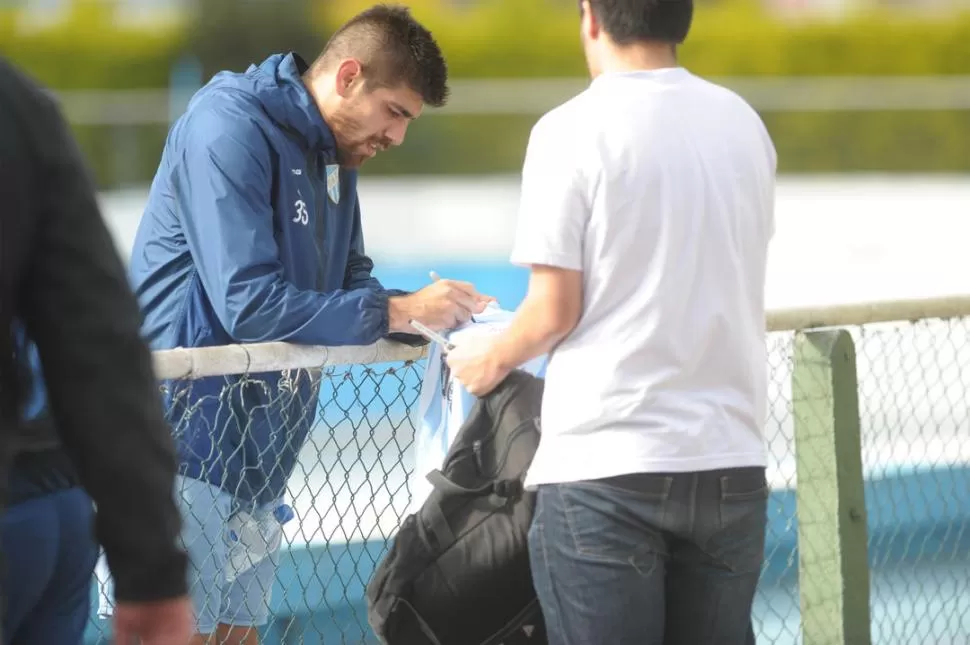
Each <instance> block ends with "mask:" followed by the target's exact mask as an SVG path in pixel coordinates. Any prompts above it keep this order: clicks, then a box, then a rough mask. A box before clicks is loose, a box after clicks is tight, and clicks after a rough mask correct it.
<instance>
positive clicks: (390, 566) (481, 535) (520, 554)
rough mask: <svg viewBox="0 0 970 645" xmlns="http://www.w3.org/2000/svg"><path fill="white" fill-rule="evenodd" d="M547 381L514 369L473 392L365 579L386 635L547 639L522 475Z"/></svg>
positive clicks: (453, 640) (373, 615)
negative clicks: (419, 497) (440, 458)
mask: <svg viewBox="0 0 970 645" xmlns="http://www.w3.org/2000/svg"><path fill="white" fill-rule="evenodd" d="M542 389H543V381H542V379H538V378H536V377H534V376H532V375H530V374H527V373H525V372H523V371H519V370H516V371H514V372H512V373H511V374H510V375H509V376H508V378H506V379H505V380H504V381H503V382H502V384H501V385H499V386H498V387H497V388H496V389H495V390H494V391H492V392H491V393H489V394H488V395H487V396H486V397H484V398H482V399H479V400H478V401H477V402H476V403H475V405H474V406H473V407H472V409H471V411H470V412H469V415H468V418H467V419H466V421H465V423H464V424H463V425H462V427H461V429H460V430H459V431H458V435H457V436H456V437H455V439H454V441H453V443H452V446H451V448H450V449H449V451H448V454H447V456H446V457H445V463H444V465H443V467H442V469H441V470H440V471H434V472H432V473H430V474H429V475H428V479H429V481H430V482H431V483H432V484H433V485H434V490H433V491H432V493H431V494H430V495H429V497H428V499H427V500H426V501H425V503H424V505H423V506H422V507H421V508H420V510H418V512H416V513H413V514H411V515H409V516H408V517H407V518H405V520H404V522H403V524H402V525H401V527H400V529H399V530H398V533H397V536H396V537H395V538H394V544H393V545H392V547H391V549H390V551H389V552H388V553H387V555H386V556H385V557H384V559H383V560H382V561H381V563H380V564H379V565H378V567H377V569H376V571H375V572H374V576H373V578H372V579H371V581H370V583H369V584H368V585H367V617H368V622H369V623H370V625H371V628H372V629H373V630H374V632H375V633H376V634H377V636H378V638H379V639H380V641H381V642H382V643H384V645H545V642H546V638H545V627H544V624H543V622H542V613H541V611H540V610H539V603H538V600H537V599H536V594H535V590H534V588H533V586H532V573H531V571H530V569H529V551H528V542H527V534H528V531H529V526H530V524H531V522H532V514H533V509H534V507H535V494H534V493H532V492H527V491H525V490H523V487H522V481H523V479H524V478H525V473H526V471H527V470H528V468H529V465H530V464H531V463H532V457H533V455H535V451H536V447H537V446H538V445H539V411H540V403H541V399H542Z"/></svg>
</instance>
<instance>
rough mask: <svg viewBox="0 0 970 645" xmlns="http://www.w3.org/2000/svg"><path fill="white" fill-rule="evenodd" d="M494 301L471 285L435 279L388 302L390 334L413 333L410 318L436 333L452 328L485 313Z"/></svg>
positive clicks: (393, 297) (457, 281)
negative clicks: (489, 304)
mask: <svg viewBox="0 0 970 645" xmlns="http://www.w3.org/2000/svg"><path fill="white" fill-rule="evenodd" d="M492 300H494V298H491V297H490V296H485V295H483V294H480V293H478V291H476V290H475V286H474V285H472V284H471V283H470V282H461V281H459V280H437V281H436V282H433V283H432V284H430V285H428V286H427V287H425V288H423V289H421V290H420V291H416V292H414V293H412V294H410V295H407V296H392V297H391V298H389V299H388V316H389V318H390V325H389V326H390V331H392V332H397V333H408V334H413V333H415V330H414V329H413V328H412V327H411V325H410V324H409V321H411V320H412V319H414V320H418V321H419V322H421V323H423V324H424V325H426V326H428V327H430V328H431V329H434V330H435V331H439V330H442V329H452V328H453V327H456V326H458V325H460V324H461V323H464V322H467V321H468V319H469V318H471V316H472V315H474V314H480V313H482V312H483V311H484V310H485V307H486V306H487V305H488V303H489V302H491V301H492Z"/></svg>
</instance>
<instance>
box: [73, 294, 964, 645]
mask: <svg viewBox="0 0 970 645" xmlns="http://www.w3.org/2000/svg"><path fill="white" fill-rule="evenodd" d="M766 327H767V331H768V337H767V338H768V347H769V363H768V365H767V370H768V374H769V399H770V401H769V418H768V426H767V442H768V449H769V454H770V458H769V469H768V471H769V478H770V481H771V484H772V489H773V492H772V497H771V500H770V503H769V520H768V526H767V538H768V539H767V552H766V559H765V565H764V570H763V575H762V580H761V585H760V588H759V593H758V597H757V599H756V603H755V611H754V618H755V624H756V631H757V633H758V642H759V643H761V644H775V645H789V644H800V643H807V644H814V643H826V644H828V643H832V644H837V643H841V644H847V645H867V643H869V642H873V643H880V644H886V645H893V644H896V643H899V644H902V643H913V642H933V643H935V644H938V645H945V644H948V643H952V644H954V645H956V644H957V643H961V644H962V643H966V642H970V594H967V580H968V579H970V429H968V428H970V296H957V297H950V298H934V299H926V300H911V301H896V302H875V303H859V304H851V305H843V306H836V307H828V308H812V309H790V310H783V311H773V312H771V313H770V314H769V316H768V320H767V325H766ZM422 359H423V353H422V351H421V350H416V349H413V348H405V347H401V346H399V345H394V344H391V343H386V342H381V343H379V344H377V345H375V346H370V347H359V348H355V347H343V348H311V347H297V346H292V345H286V344H283V343H267V344H259V345H240V346H233V347H224V348H206V349H202V350H195V349H193V350H185V349H179V350H171V351H167V352H157V353H156V354H155V361H156V369H157V372H158V375H159V378H161V379H172V378H178V379H185V381H183V382H187V383H191V382H192V381H193V380H194V379H198V378H201V377H204V376H212V375H218V376H219V377H220V378H221V379H224V388H223V389H222V390H221V392H220V393H219V394H218V396H216V397H214V398H213V397H209V398H210V399H212V400H208V401H205V400H199V401H195V402H194V403H193V405H192V406H187V407H185V409H184V410H183V413H182V414H181V415H180V416H179V419H181V420H182V422H181V423H180V424H176V431H178V430H179V428H180V427H183V426H184V421H185V420H186V419H188V418H190V416H191V415H192V414H196V413H198V411H199V410H200V409H201V408H202V407H204V406H206V405H216V406H219V405H222V404H223V403H225V402H226V401H229V400H232V397H234V396H235V395H236V394H237V393H238V392H240V391H241V390H243V389H245V388H248V387H260V384H261V378H263V377H262V376H261V374H262V373H266V372H278V373H280V372H281V373H283V374H284V376H285V378H284V382H285V383H287V384H288V385H286V386H282V385H281V386H280V387H278V388H277V389H274V390H273V396H274V397H275V400H274V404H279V405H280V406H281V408H287V404H296V407H299V405H300V401H298V400H296V399H295V397H297V396H299V395H298V392H299V391H300V388H299V387H297V385H298V384H300V383H304V382H306V381H305V379H319V387H320V392H319V394H318V395H317V394H315V395H314V398H313V402H311V403H310V404H309V405H317V406H318V408H317V414H316V419H315V420H314V421H313V429H312V431H311V433H310V439H309V442H308V444H307V446H306V447H305V449H304V451H303V453H302V454H301V458H300V461H299V463H298V465H297V468H296V471H295V473H294V475H293V476H292V477H291V480H290V482H289V491H288V500H289V501H290V503H291V505H292V506H293V507H294V509H295V512H296V517H297V521H295V522H291V523H289V524H287V525H286V543H287V547H288V548H287V549H286V550H285V552H284V554H283V555H282V556H281V562H280V565H279V568H278V572H277V575H276V577H275V581H274V582H273V587H274V592H273V598H272V602H271V610H272V614H273V619H272V621H271V622H270V624H269V626H268V627H267V628H266V629H264V630H263V643H265V644H266V645H273V644H279V645H282V644H290V643H307V644H309V643H324V642H326V643H334V642H344V643H373V642H375V641H374V639H373V637H372V636H371V635H370V631H369V628H368V627H367V622H366V614H365V606H364V601H363V590H364V587H365V585H366V583H367V580H368V577H369V575H370V573H371V571H372V570H373V568H374V566H375V565H376V563H377V562H378V561H379V559H380V557H381V556H382V554H383V552H384V550H385V549H386V548H387V546H388V542H389V540H391V539H392V538H393V535H394V532H395V530H396V527H397V526H398V525H399V524H400V522H401V520H402V519H403V517H404V516H405V515H406V514H407V513H408V512H409V511H410V510H411V509H410V504H411V495H410V481H411V477H412V476H414V473H413V463H414V462H413V455H412V454H411V453H412V445H411V442H412V440H413V436H414V423H415V419H414V418H413V416H414V410H415V404H416V401H417V397H418V392H419V388H420V379H421V376H422V373H423V370H422ZM288 409H292V408H288ZM303 422H306V420H305V419H303V418H292V417H291V418H288V419H286V420H285V423H290V424H294V425H297V424H299V423H303ZM227 423H228V421H227ZM108 630H109V624H108V623H107V622H105V621H103V620H100V619H97V618H93V619H92V621H91V624H90V630H89V635H90V638H89V642H90V643H104V642H107V640H106V634H107V631H108Z"/></svg>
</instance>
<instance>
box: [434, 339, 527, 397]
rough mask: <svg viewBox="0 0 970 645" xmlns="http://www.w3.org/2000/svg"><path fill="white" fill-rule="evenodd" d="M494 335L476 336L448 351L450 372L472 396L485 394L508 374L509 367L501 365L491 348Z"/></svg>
mask: <svg viewBox="0 0 970 645" xmlns="http://www.w3.org/2000/svg"><path fill="white" fill-rule="evenodd" d="M493 343H494V337H478V338H473V339H469V340H467V341H465V342H462V343H461V344H460V345H457V346H456V347H455V348H454V349H452V350H451V351H450V352H448V355H447V362H448V367H449V368H450V369H451V374H452V376H454V377H455V378H457V379H458V380H459V381H460V382H461V384H462V385H463V386H465V389H466V390H468V392H469V393H471V394H473V395H474V396H479V397H481V396H485V395H486V394H488V393H489V392H491V391H492V390H494V389H495V388H496V386H498V384H499V383H501V382H502V380H503V379H505V377H506V376H508V374H509V372H511V371H512V369H511V368H509V367H506V366H504V365H501V364H500V363H499V361H498V360H497V358H496V355H495V352H494V351H493V349H492V346H493Z"/></svg>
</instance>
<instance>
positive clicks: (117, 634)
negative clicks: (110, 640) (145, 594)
mask: <svg viewBox="0 0 970 645" xmlns="http://www.w3.org/2000/svg"><path fill="white" fill-rule="evenodd" d="M194 633H195V620H194V618H193V615H192V602H191V601H190V600H189V598H188V597H182V598H175V599H174V600H160V601H157V602H139V603H135V602H131V603H127V602H121V603H118V605H117V606H116V607H115V611H114V643H115V645H135V644H136V643H138V644H139V645H188V642H189V641H190V640H191V638H192V636H193V634H194Z"/></svg>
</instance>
